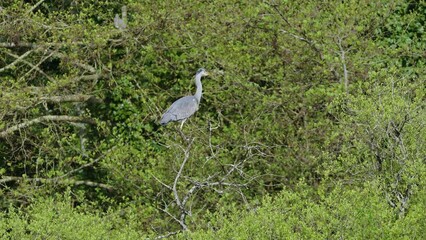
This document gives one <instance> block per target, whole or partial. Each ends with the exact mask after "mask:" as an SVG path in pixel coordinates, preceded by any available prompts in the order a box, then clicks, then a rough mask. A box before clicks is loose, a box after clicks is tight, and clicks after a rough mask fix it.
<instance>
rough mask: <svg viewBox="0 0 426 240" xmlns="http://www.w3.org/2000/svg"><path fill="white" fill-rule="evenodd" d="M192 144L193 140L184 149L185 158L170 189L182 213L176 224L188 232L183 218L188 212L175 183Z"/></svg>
mask: <svg viewBox="0 0 426 240" xmlns="http://www.w3.org/2000/svg"><path fill="white" fill-rule="evenodd" d="M193 142H194V138H193V139H192V140H191V142H190V143H189V144H188V147H187V148H186V149H185V152H184V153H185V157H184V159H183V162H182V164H181V165H180V168H179V171H178V173H177V174H176V177H175V180H174V182H173V187H172V191H173V195H174V197H175V201H176V204H177V205H178V207H179V208H180V210H181V213H182V214H181V217H180V220H178V222H179V224H180V225H181V227H182V229H183V230H184V231H185V230H188V227H187V226H186V224H185V218H186V215H187V214H188V212H187V211H186V209H185V205H183V204H182V202H181V201H180V198H179V194H178V192H177V189H176V186H177V183H178V181H179V178H180V177H181V175H182V171H183V168H184V167H185V164H186V162H187V161H188V159H189V150H190V149H191V146H192V143H193Z"/></svg>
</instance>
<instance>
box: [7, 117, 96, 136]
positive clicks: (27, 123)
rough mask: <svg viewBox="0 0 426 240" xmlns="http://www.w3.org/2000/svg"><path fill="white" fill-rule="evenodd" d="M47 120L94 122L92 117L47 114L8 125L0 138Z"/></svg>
mask: <svg viewBox="0 0 426 240" xmlns="http://www.w3.org/2000/svg"><path fill="white" fill-rule="evenodd" d="M48 121H54V122H80V123H81V122H82V123H89V124H96V122H95V121H94V120H93V119H90V118H84V117H79V116H66V115H47V116H42V117H38V118H35V119H32V120H28V121H25V122H23V123H20V124H18V125H15V126H12V127H9V128H7V129H5V130H3V131H1V132H0V138H4V137H6V136H7V135H9V134H12V133H13V132H15V131H17V130H20V129H22V128H25V127H28V126H31V125H34V124H37V123H41V122H48Z"/></svg>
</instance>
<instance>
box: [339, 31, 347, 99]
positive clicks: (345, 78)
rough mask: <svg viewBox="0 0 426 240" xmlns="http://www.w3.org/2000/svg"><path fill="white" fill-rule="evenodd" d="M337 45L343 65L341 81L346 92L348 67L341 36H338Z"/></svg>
mask: <svg viewBox="0 0 426 240" xmlns="http://www.w3.org/2000/svg"><path fill="white" fill-rule="evenodd" d="M337 45H338V46H339V50H340V52H339V53H340V54H339V55H340V60H341V61H342V65H343V82H344V86H345V91H346V92H348V85H349V78H348V69H347V67H346V51H345V50H344V49H343V46H342V38H341V37H338V39H337Z"/></svg>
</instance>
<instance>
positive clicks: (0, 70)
mask: <svg viewBox="0 0 426 240" xmlns="http://www.w3.org/2000/svg"><path fill="white" fill-rule="evenodd" d="M32 52H33V50H29V51H27V52H26V53H24V54H22V55H21V56H19V57H18V58H16V60H15V61H13V62H12V63H11V64H9V65H7V66H6V67H3V68H0V72H4V71H6V70H7V69H10V68H13V67H14V66H15V65H16V64H17V63H19V62H21V61H22V60H23V59H24V58H25V57H26V56H28V55H29V54H30V53H32Z"/></svg>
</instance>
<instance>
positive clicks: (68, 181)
mask: <svg viewBox="0 0 426 240" xmlns="http://www.w3.org/2000/svg"><path fill="white" fill-rule="evenodd" d="M17 181H32V182H39V183H58V184H73V185H76V186H78V185H86V186H89V187H100V188H104V189H106V190H109V191H112V190H114V187H112V186H111V185H108V184H104V183H97V182H93V181H87V180H72V179H64V180H60V179H58V178H26V177H15V176H3V177H2V178H1V179H0V184H2V183H7V182H17Z"/></svg>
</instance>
